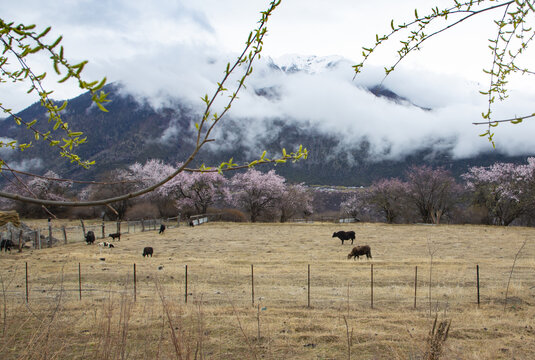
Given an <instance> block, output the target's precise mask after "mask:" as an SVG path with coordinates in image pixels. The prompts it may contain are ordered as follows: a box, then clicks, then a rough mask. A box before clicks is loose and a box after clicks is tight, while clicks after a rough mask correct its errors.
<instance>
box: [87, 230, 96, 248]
mask: <svg viewBox="0 0 535 360" xmlns="http://www.w3.org/2000/svg"><path fill="white" fill-rule="evenodd" d="M85 242H86V243H87V245H91V244H93V243H94V242H95V233H94V232H92V231H91V230H89V231H88V232H87V234H86V235H85Z"/></svg>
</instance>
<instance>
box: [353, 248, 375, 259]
mask: <svg viewBox="0 0 535 360" xmlns="http://www.w3.org/2000/svg"><path fill="white" fill-rule="evenodd" d="M362 255H366V259H371V258H372V252H371V249H370V247H369V246H368V245H362V246H355V247H354V248H353V250H351V252H350V253H349V254H348V255H347V258H348V259H351V258H352V257H353V260H357V259H358V258H359V256H362Z"/></svg>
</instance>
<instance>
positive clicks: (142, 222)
mask: <svg viewBox="0 0 535 360" xmlns="http://www.w3.org/2000/svg"><path fill="white" fill-rule="evenodd" d="M141 232H145V222H144V221H143V219H141Z"/></svg>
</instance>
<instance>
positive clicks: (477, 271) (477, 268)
mask: <svg viewBox="0 0 535 360" xmlns="http://www.w3.org/2000/svg"><path fill="white" fill-rule="evenodd" d="M476 274H477V307H478V308H479V264H477V265H476Z"/></svg>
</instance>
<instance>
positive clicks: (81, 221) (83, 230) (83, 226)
mask: <svg viewBox="0 0 535 360" xmlns="http://www.w3.org/2000/svg"><path fill="white" fill-rule="evenodd" d="M80 223H82V232H83V233H84V239H85V224H84V219H80Z"/></svg>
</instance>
